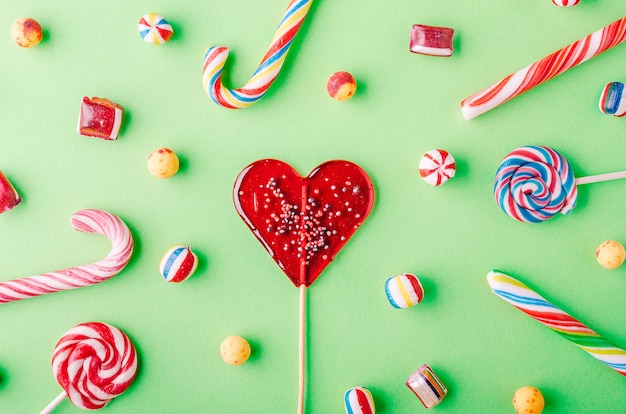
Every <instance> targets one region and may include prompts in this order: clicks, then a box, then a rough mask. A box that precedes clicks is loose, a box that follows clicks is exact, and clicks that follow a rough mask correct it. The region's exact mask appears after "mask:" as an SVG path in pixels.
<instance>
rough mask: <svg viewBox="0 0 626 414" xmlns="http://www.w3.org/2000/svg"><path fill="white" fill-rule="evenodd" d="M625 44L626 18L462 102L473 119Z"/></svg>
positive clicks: (463, 107)
mask: <svg viewBox="0 0 626 414" xmlns="http://www.w3.org/2000/svg"><path fill="white" fill-rule="evenodd" d="M624 41H626V17H622V18H621V19H619V20H617V21H615V22H613V23H611V24H609V25H608V26H605V27H603V28H602V29H600V30H597V31H595V32H593V33H591V34H590V35H587V36H585V37H583V38H582V39H580V40H578V41H576V42H574V43H572V44H570V45H568V46H565V47H564V48H562V49H560V50H557V51H556V52H554V53H552V54H551V55H549V56H546V57H545V58H543V59H541V60H539V61H537V62H535V63H533V64H531V65H529V66H526V67H525V68H523V69H520V70H518V71H517V72H515V73H513V74H511V75H509V76H507V77H506V78H504V79H502V80H500V81H499V82H497V83H495V84H494V85H492V86H490V87H488V88H486V89H484V90H482V91H480V92H477V93H475V94H474V95H472V96H470V97H469V98H467V99H465V100H463V102H461V111H462V112H463V117H464V118H465V119H472V118H475V117H477V116H479V115H482V114H484V113H485V112H487V111H489V110H491V109H493V108H495V107H496V106H498V105H501V104H503V103H505V102H507V101H509V100H511V99H513V98H515V97H516V96H518V95H521V94H522V93H524V92H526V91H528V90H530V89H532V88H534V87H535V86H537V85H540V84H542V83H543V82H545V81H547V80H550V79H552V78H554V77H555V76H558V75H560V74H561V73H563V72H565V71H567V70H568V69H571V68H573V67H575V66H578V65H580V64H581V63H584V62H586V61H588V60H589V59H591V58H592V57H594V56H597V55H599V54H600V53H602V52H605V51H606V50H608V49H610V48H612V47H614V46H617V45H619V44H621V43H623V42H624Z"/></svg>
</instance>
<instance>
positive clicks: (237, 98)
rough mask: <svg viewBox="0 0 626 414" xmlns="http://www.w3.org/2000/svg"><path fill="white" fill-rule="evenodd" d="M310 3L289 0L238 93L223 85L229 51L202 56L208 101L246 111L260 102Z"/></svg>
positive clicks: (211, 51)
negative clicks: (280, 18) (262, 52)
mask: <svg viewBox="0 0 626 414" xmlns="http://www.w3.org/2000/svg"><path fill="white" fill-rule="evenodd" d="M312 2H313V0H291V2H290V3H289V6H288V7H287V11H285V15H284V16H283V18H282V20H281V21H280V24H279V25H278V28H277V29H276V33H275V34H274V37H273V38H272V42H271V43H270V47H269V48H268V50H267V52H266V53H265V56H263V59H262V60H261V63H259V66H258V68H257V69H256V71H255V72H254V74H253V75H252V77H251V78H250V80H249V81H248V83H246V84H245V85H244V86H243V87H241V88H239V89H232V90H231V89H228V88H226V87H224V85H222V70H223V69H224V64H225V63H226V59H227V58H228V48H226V47H223V46H214V47H211V48H209V49H208V50H207V52H206V54H205V56H204V69H203V70H202V84H203V85H204V90H205V91H206V92H207V94H209V96H210V97H211V99H213V101H214V102H215V103H217V104H218V105H221V106H223V107H225V108H230V109H240V108H246V107H248V106H250V105H252V104H254V103H256V102H257V101H258V100H259V99H261V98H262V97H263V96H264V95H265V92H267V90H268V89H269V87H270V86H271V85H272V83H273V82H274V80H275V79H276V77H277V76H278V73H279V72H280V70H281V68H282V67H283V63H284V62H285V58H286V57H287V52H289V48H290V47H291V44H292V42H293V39H294V37H295V36H296V34H297V33H298V30H299V29H300V26H301V25H302V22H303V21H304V18H305V17H306V15H307V13H308V11H309V9H310V8H311V3H312Z"/></svg>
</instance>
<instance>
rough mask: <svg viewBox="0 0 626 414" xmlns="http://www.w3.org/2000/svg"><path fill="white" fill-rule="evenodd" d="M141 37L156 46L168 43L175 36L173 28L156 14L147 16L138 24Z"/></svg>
mask: <svg viewBox="0 0 626 414" xmlns="http://www.w3.org/2000/svg"><path fill="white" fill-rule="evenodd" d="M138 29H139V36H141V38H142V39H143V40H144V41H146V42H148V43H152V44H155V45H162V44H163V43H167V42H168V41H169V40H170V39H171V38H172V35H173V34H174V30H173V29H172V26H171V25H170V24H169V23H168V22H167V20H165V19H164V18H163V17H161V16H160V15H158V14H156V13H148V14H145V15H144V16H143V17H142V18H141V20H139V24H138Z"/></svg>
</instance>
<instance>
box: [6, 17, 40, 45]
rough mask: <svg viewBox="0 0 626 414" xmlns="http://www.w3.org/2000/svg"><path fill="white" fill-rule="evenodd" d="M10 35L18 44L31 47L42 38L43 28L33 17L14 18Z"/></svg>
mask: <svg viewBox="0 0 626 414" xmlns="http://www.w3.org/2000/svg"><path fill="white" fill-rule="evenodd" d="M11 37H12V38H13V41H14V42H15V43H16V44H17V45H18V46H21V47H33V46H37V45H38V44H39V42H41V39H43V30H42V29H41V25H40V24H39V23H37V21H36V20H35V19H31V18H30V17H24V18H21V19H18V20H16V21H15V22H14V23H13V25H12V26H11Z"/></svg>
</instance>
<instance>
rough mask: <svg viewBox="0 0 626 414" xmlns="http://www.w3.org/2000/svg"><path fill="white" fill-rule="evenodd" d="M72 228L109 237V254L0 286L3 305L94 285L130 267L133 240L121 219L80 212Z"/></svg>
mask: <svg viewBox="0 0 626 414" xmlns="http://www.w3.org/2000/svg"><path fill="white" fill-rule="evenodd" d="M70 224H71V225H72V227H74V228H75V229H76V230H78V231H81V232H85V233H98V234H102V235H104V236H106V237H108V238H109V240H111V243H112V248H111V251H110V252H109V254H108V255H107V256H106V257H105V258H104V259H102V260H100V261H97V262H95V263H92V264H88V265H83V266H77V267H72V268H69V269H64V270H58V271H56V272H51V273H43V274H40V275H36V276H29V277H25V278H22V279H16V280H9V281H7V282H0V304H2V303H7V302H14V301H16V300H21V299H27V298H32V297H34V296H40V295H45V294H48V293H54V292H58V291H60V290H68V289H76V288H80V287H84V286H88V285H95V284H96V283H100V282H104V281H105V280H108V279H110V278H112V277H113V276H115V275H116V274H118V273H119V272H120V271H121V270H122V269H123V268H124V267H125V266H126V264H128V261H129V260H130V256H131V254H132V252H133V237H132V235H131V233H130V230H129V229H128V226H126V224H125V223H124V222H123V221H122V220H121V219H120V218H119V217H117V216H116V215H114V214H111V213H109V212H106V211H103V210H91V209H89V210H79V211H77V212H76V213H74V214H73V215H72V218H71V221H70Z"/></svg>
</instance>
